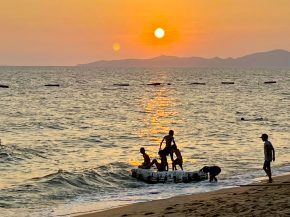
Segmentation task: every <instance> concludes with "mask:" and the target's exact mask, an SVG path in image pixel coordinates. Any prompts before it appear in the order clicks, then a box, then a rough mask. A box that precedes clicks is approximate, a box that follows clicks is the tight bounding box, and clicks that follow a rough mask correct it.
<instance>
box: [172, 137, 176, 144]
mask: <svg viewBox="0 0 290 217" xmlns="http://www.w3.org/2000/svg"><path fill="white" fill-rule="evenodd" d="M172 143H173V145H175V146H176V144H175V140H174V138H172Z"/></svg>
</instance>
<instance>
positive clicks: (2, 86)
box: [0, 84, 9, 88]
mask: <svg viewBox="0 0 290 217" xmlns="http://www.w3.org/2000/svg"><path fill="white" fill-rule="evenodd" d="M0 87H1V88H9V86H8V85H4V84H0Z"/></svg>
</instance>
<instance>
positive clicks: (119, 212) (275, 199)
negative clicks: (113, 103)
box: [72, 173, 290, 217]
mask: <svg viewBox="0 0 290 217" xmlns="http://www.w3.org/2000/svg"><path fill="white" fill-rule="evenodd" d="M273 180H274V181H273V183H266V181H265V180H263V181H261V182H258V183H252V184H249V185H241V186H237V187H233V188H224V189H220V190H216V191H211V192H205V193H199V194H192V195H181V196H175V197H172V198H168V199H160V200H153V201H148V202H140V203H134V204H129V205H125V206H121V207H117V208H112V209H108V210H104V211H96V212H94V211H92V212H89V213H84V214H80V213H78V214H77V213H76V214H72V216H75V217H102V216H110V217H117V216H118V217H125V216H134V217H135V216H137V217H138V216H150V217H151V216H237V215H240V216H287V215H290V174H289V173H285V174H283V175H278V176H275V177H273Z"/></svg>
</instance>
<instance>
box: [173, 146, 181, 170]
mask: <svg viewBox="0 0 290 217" xmlns="http://www.w3.org/2000/svg"><path fill="white" fill-rule="evenodd" d="M172 149H173V152H174V153H175V155H176V159H174V160H173V161H172V170H177V168H176V165H179V166H180V168H181V170H183V167H182V163H183V160H182V155H181V153H180V151H179V149H178V148H177V147H176V145H173V146H172Z"/></svg>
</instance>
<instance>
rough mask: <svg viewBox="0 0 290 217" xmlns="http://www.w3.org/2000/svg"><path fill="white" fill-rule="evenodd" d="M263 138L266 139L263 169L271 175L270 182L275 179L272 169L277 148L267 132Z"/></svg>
mask: <svg viewBox="0 0 290 217" xmlns="http://www.w3.org/2000/svg"><path fill="white" fill-rule="evenodd" d="M261 139H262V140H263V141H264V160H265V161H264V166H263V169H264V171H265V172H266V174H267V176H268V177H269V183H271V182H272V181H273V179H272V171H271V161H275V149H274V147H273V145H272V143H271V142H270V141H269V140H268V135H267V134H265V133H264V134H262V136H261Z"/></svg>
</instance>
